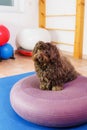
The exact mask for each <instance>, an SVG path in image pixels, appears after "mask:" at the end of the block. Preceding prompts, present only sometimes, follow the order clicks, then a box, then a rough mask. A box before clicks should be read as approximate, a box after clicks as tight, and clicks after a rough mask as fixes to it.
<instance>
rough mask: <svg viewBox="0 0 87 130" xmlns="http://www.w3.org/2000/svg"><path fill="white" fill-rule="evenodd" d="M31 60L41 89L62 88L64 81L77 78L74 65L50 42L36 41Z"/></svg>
mask: <svg viewBox="0 0 87 130" xmlns="http://www.w3.org/2000/svg"><path fill="white" fill-rule="evenodd" d="M33 61H34V65H35V70H36V73H37V76H38V77H39V79H40V88H41V89H43V90H62V89H63V85H64V83H66V82H69V81H72V80H74V79H75V78H77V75H78V73H77V72H76V71H75V69H74V67H73V66H72V65H71V63H70V62H69V61H68V60H67V59H66V58H65V57H64V56H63V55H61V54H60V51H59V49H58V48H57V47H56V45H53V44H52V43H44V42H42V41H39V42H38V43H36V45H35V47H34V49H33Z"/></svg>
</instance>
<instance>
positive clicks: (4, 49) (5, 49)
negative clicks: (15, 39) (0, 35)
mask: <svg viewBox="0 0 87 130" xmlns="http://www.w3.org/2000/svg"><path fill="white" fill-rule="evenodd" d="M13 53H14V52H13V47H12V46H11V45H10V44H9V43H6V44H5V45H3V46H1V47H0V58H2V59H9V58H10V57H12V56H13Z"/></svg>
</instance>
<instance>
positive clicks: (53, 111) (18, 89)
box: [10, 75, 87, 127]
mask: <svg viewBox="0 0 87 130" xmlns="http://www.w3.org/2000/svg"><path fill="white" fill-rule="evenodd" d="M10 101H11V105H12V107H13V109H14V111H15V112H16V113H17V114H18V115H20V116H21V117H22V118H24V119H25V120H27V121H30V122H33V123H36V124H39V125H43V126H49V127H70V126H75V125H80V124H82V123H85V122H87V77H84V76H79V77H78V78H77V79H75V80H73V81H71V82H69V83H66V84H65V85H64V89H63V90H62V91H46V90H40V89H39V79H38V78H37V76H36V75H33V76H30V77H27V78H24V79H22V80H20V81H18V82H17V83H16V84H15V85H14V86H13V88H12V90H11V93H10Z"/></svg>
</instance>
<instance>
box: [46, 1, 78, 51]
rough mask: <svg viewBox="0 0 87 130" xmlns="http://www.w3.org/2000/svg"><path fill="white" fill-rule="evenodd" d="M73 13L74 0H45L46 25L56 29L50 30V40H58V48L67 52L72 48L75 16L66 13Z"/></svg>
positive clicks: (74, 10)
mask: <svg viewBox="0 0 87 130" xmlns="http://www.w3.org/2000/svg"><path fill="white" fill-rule="evenodd" d="M75 14H76V0H46V15H47V17H46V27H47V28H53V29H56V30H53V31H52V30H51V31H50V33H51V36H52V41H55V42H58V43H59V44H58V46H59V48H60V49H61V50H64V51H68V52H73V49H74V36H75V16H67V15H75ZM49 15H59V16H55V17H54V16H52V17H50V16H49ZM60 15H61V16H60ZM65 15H66V16H65ZM48 16H49V17H48ZM67 30H70V31H67ZM60 43H62V44H60ZM65 44H66V45H65ZM68 44H69V45H68Z"/></svg>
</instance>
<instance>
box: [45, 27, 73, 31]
mask: <svg viewBox="0 0 87 130" xmlns="http://www.w3.org/2000/svg"><path fill="white" fill-rule="evenodd" d="M45 29H47V30H58V31H70V32H74V31H75V30H74V29H62V28H46V27H45Z"/></svg>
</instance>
